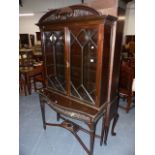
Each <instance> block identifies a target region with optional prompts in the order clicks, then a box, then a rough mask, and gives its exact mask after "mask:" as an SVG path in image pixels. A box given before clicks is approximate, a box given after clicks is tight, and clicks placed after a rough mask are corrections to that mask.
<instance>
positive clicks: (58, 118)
mask: <svg viewBox="0 0 155 155" xmlns="http://www.w3.org/2000/svg"><path fill="white" fill-rule="evenodd" d="M59 120H60V114H59V113H57V121H59Z"/></svg>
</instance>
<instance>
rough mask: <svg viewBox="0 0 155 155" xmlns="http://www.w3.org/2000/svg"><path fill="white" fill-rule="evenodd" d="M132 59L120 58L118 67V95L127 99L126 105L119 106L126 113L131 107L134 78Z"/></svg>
mask: <svg viewBox="0 0 155 155" xmlns="http://www.w3.org/2000/svg"><path fill="white" fill-rule="evenodd" d="M133 61H134V60H130V59H125V60H122V63H121V69H120V81H119V95H120V97H121V98H123V99H126V100H127V105H126V106H121V105H120V107H121V108H124V109H125V110H126V112H127V113H128V112H129V110H130V109H131V104H132V100H133V99H132V97H133V96H134V92H133V91H132V84H133V79H134V78H135V68H134V62H133Z"/></svg>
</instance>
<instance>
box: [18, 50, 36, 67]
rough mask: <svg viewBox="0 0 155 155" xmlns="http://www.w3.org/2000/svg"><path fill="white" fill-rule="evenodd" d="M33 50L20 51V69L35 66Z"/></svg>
mask: <svg viewBox="0 0 155 155" xmlns="http://www.w3.org/2000/svg"><path fill="white" fill-rule="evenodd" d="M32 51H33V50H32V49H26V48H22V49H19V66H20V67H32V66H33V62H34V60H33V52H32Z"/></svg>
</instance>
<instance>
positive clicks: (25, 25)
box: [19, 0, 135, 35]
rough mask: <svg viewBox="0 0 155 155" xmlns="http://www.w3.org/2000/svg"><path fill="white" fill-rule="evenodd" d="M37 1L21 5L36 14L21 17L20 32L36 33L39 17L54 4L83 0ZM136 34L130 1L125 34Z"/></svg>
mask: <svg viewBox="0 0 155 155" xmlns="http://www.w3.org/2000/svg"><path fill="white" fill-rule="evenodd" d="M37 1H38V0H37ZM40 1H41V0H40ZM35 2H36V0H34V1H33V3H32V4H31V5H30V4H29V3H28V0H27V1H26V0H25V1H24V3H23V6H24V7H20V12H22V13H25V10H27V11H28V12H34V13H35V15H34V16H32V17H19V33H29V34H34V35H35V32H37V31H39V28H38V27H37V26H36V25H35V24H36V23H37V22H38V20H39V18H40V17H41V16H42V15H43V14H44V13H45V10H46V11H47V10H48V9H49V8H53V6H55V8H58V7H63V6H67V5H73V4H79V3H80V2H81V0H74V1H72V0H67V1H66V0H64V2H63V3H60V1H53V2H51V1H49V0H46V3H44V5H41V2H40V3H38V4H40V5H37V4H36V3H35ZM42 2H44V1H42ZM85 2H91V0H87V1H85ZM45 4H46V5H45ZM34 6H36V7H34ZM32 10H33V11H32ZM134 34H135V3H134V2H130V3H128V5H127V11H126V22H125V28H124V35H134Z"/></svg>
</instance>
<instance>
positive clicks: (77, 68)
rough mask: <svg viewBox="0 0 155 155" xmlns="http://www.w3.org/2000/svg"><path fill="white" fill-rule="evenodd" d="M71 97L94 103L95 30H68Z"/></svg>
mask: <svg viewBox="0 0 155 155" xmlns="http://www.w3.org/2000/svg"><path fill="white" fill-rule="evenodd" d="M70 34H71V52H70V60H71V83H70V84H71V95H72V96H74V97H76V98H79V99H80V100H83V101H86V102H88V103H90V104H94V103H95V97H96V96H95V95H96V89H95V85H96V60H97V30H96V29H81V30H80V31H79V30H76V29H74V30H70Z"/></svg>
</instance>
